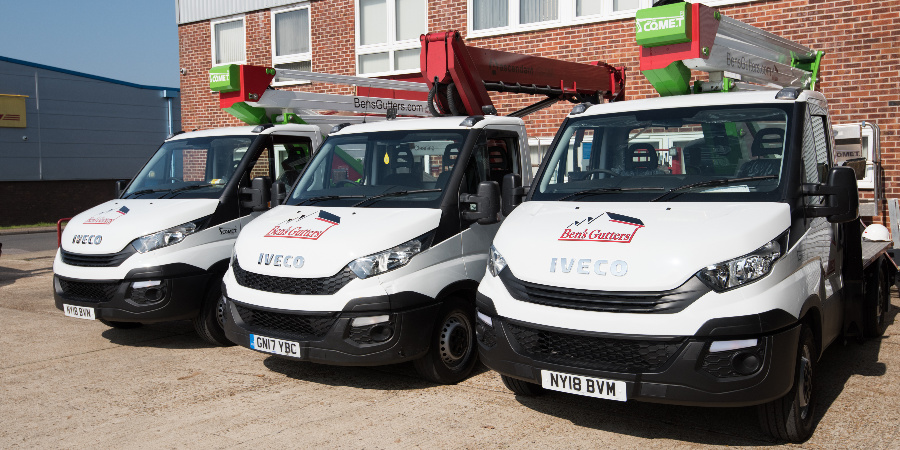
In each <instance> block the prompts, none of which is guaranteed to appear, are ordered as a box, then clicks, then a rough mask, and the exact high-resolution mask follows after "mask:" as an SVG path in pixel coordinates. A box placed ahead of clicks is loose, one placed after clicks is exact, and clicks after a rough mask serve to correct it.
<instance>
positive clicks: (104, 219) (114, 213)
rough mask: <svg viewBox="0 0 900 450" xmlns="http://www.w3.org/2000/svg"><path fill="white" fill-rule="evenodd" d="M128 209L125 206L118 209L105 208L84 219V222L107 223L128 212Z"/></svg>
mask: <svg viewBox="0 0 900 450" xmlns="http://www.w3.org/2000/svg"><path fill="white" fill-rule="evenodd" d="M128 211H130V210H129V209H128V207H127V206H123V207H121V208H119V209H107V210H106V211H103V212H101V213H100V214H96V215H93V216H91V217H90V218H88V220H85V221H84V223H85V224H87V225H109V224H111V223H112V222H113V221H114V220H116V219H118V218H119V217H122V216H124V215H125V214H128Z"/></svg>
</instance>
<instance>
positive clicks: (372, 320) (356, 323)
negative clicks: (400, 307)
mask: <svg viewBox="0 0 900 450" xmlns="http://www.w3.org/2000/svg"><path fill="white" fill-rule="evenodd" d="M390 318H391V317H390V316H388V315H387V314H385V315H382V316H372V317H355V318H353V320H352V321H351V322H350V326H351V327H366V326H369V325H375V324H376V323H382V322H387V321H388V320H390Z"/></svg>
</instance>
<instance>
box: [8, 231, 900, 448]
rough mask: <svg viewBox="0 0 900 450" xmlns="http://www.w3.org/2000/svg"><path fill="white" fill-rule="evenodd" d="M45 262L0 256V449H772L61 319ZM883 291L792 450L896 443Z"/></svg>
mask: <svg viewBox="0 0 900 450" xmlns="http://www.w3.org/2000/svg"><path fill="white" fill-rule="evenodd" d="M4 247H6V244H4ZM10 248H12V247H10ZM53 254H54V251H53V250H42V251H35V252H23V253H15V254H7V253H6V252H5V251H4V254H3V256H2V257H0V330H2V331H0V349H2V351H0V352H2V353H0V355H2V357H0V417H2V426H0V448H4V449H6V448H19V447H27V448H89V447H96V448H112V447H116V448H149V447H152V448H169V447H211V448H235V447H238V448H243V447H251V446H253V447H261V448H265V447H300V448H314V447H323V448H324V447H328V448H409V447H429V448H502V447H529V448H642V449H643V448H664V449H672V448H697V447H722V446H735V447H748V448H764V447H773V446H778V445H780V444H778V443H776V442H774V441H773V440H772V439H770V438H769V437H767V436H766V435H764V434H763V433H762V432H761V431H760V430H759V429H758V427H757V419H756V413H755V410H754V409H753V408H692V407H680V406H668V405H655V404H649V403H639V402H626V403H619V402H613V401H605V400H599V399H591V398H587V397H578V396H573V395H566V394H560V393H548V394H545V395H543V396H540V397H534V398H526V397H517V396H515V395H514V394H512V393H511V392H509V391H508V390H506V389H505V388H504V387H503V384H502V382H501V381H500V377H499V376H498V375H497V374H496V373H494V372H491V371H488V370H486V369H485V368H483V367H481V368H480V369H478V370H477V371H476V373H475V375H474V376H472V377H471V378H469V379H468V380H466V381H464V382H462V383H460V384H458V385H456V386H437V385H434V384H431V383H428V382H425V381H423V380H421V379H420V378H418V377H417V376H416V374H415V370H414V369H413V368H412V366H411V365H410V364H401V365H396V366H387V367H379V368H356V367H333V366H323V365H315V364H310V363H300V362H294V361H287V360H284V359H279V358H277V357H274V356H269V355H266V354H262V353H257V352H253V351H251V350H247V349H245V348H240V347H229V348H216V347H211V346H209V345H207V344H205V343H204V342H203V341H201V340H200V339H199V338H198V337H197V336H196V335H195V334H194V332H193V328H192V326H191V324H190V323H189V322H187V321H181V322H171V323H164V324H155V325H145V326H143V327H141V328H138V329H133V330H118V329H111V328H107V327H106V326H104V325H103V324H101V323H99V322H96V321H89V320H83V319H73V318H68V317H64V316H63V313H62V312H61V311H59V310H57V309H56V308H55V307H54V305H53V298H52V293H51V277H52V268H51V265H52V261H53ZM893 295H894V297H893V300H892V302H893V304H894V307H893V308H892V310H891V311H890V314H889V318H890V320H891V322H892V323H891V326H890V327H889V329H888V332H887V334H886V337H884V338H882V339H878V340H872V341H868V342H866V343H864V344H861V345H860V344H857V343H853V342H851V343H847V344H842V343H838V344H835V345H832V346H831V347H830V348H829V349H828V350H827V351H826V352H825V355H824V357H823V358H822V360H821V361H820V363H819V365H818V369H817V370H818V372H817V375H818V379H817V385H816V389H818V394H819V395H820V396H821V397H820V400H821V402H820V405H819V406H820V407H819V409H818V411H817V412H816V414H817V419H818V428H817V429H816V432H815V434H814V435H813V437H812V438H811V439H810V440H809V441H808V442H806V443H805V444H802V445H801V446H800V447H804V448H866V449H900V406H898V405H900V336H898V335H900V325H898V324H897V323H896V322H897V318H896V316H897V313H898V310H900V308H898V306H900V301H898V299H897V293H896V291H894V293H893Z"/></svg>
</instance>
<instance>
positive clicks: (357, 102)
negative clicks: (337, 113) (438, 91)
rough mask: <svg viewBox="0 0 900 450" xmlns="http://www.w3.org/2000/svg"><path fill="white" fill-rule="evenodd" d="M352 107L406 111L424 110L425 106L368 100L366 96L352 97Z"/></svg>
mask: <svg viewBox="0 0 900 450" xmlns="http://www.w3.org/2000/svg"><path fill="white" fill-rule="evenodd" d="M353 107H354V108H357V109H365V110H373V111H387V110H388V109H390V108H394V109H396V110H397V112H398V113H400V114H403V112H404V111H406V112H425V107H424V106H423V105H420V104H416V103H403V102H392V101H390V100H382V99H378V100H369V99H368V98H366V97H353Z"/></svg>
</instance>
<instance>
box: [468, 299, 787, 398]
mask: <svg viewBox="0 0 900 450" xmlns="http://www.w3.org/2000/svg"><path fill="white" fill-rule="evenodd" d="M481 312H482V313H484V311H481ZM492 319H493V323H494V327H493V329H494V331H495V333H496V340H495V341H496V342H495V343H494V342H492V343H493V345H491V346H486V345H484V344H483V343H482V341H481V340H480V339H478V340H477V341H478V343H479V345H478V349H479V355H480V357H481V361H482V362H483V363H484V364H485V365H487V366H488V367H490V368H491V369H493V370H495V371H497V372H499V373H501V374H503V375H507V376H510V377H513V378H518V379H521V380H525V381H528V382H531V383H536V384H541V370H550V371H555V372H561V373H569V374H577V375H583V376H590V377H596V378H602V379H609V380H620V381H624V382H625V383H626V385H627V388H628V399H629V400H638V401H646V402H655V403H669V404H677V405H691V406H734V407H737V406H750V405H757V404H761V403H766V402H768V401H771V400H774V399H777V398H780V397H781V396H783V395H785V394H786V393H787V392H788V391H789V390H790V387H791V385H792V383H793V379H794V368H795V365H796V356H797V345H798V341H799V336H800V326H799V324H797V323H796V322H795V323H794V326H793V327H789V328H787V329H782V330H780V331H778V332H775V333H773V334H767V335H759V336H757V338H759V339H763V340H764V341H765V349H766V350H765V355H764V357H763V364H762V367H761V368H760V369H759V370H758V371H757V372H755V373H753V374H751V375H748V376H739V377H731V378H717V377H715V376H713V375H711V374H709V373H707V372H705V371H703V369H702V368H701V364H700V362H701V361H702V358H703V356H704V355H705V352H706V351H707V350H706V349H707V348H708V344H709V342H710V341H712V340H715V339H710V338H709V337H708V336H685V337H684V339H685V343H684V344H683V345H682V347H681V349H680V350H679V351H678V352H676V353H675V354H674V355H673V356H672V357H671V359H670V360H669V361H668V362H667V363H666V364H664V365H662V366H661V367H660V368H659V369H658V370H657V371H656V372H638V373H618V372H609V371H602V370H592V369H585V368H583V367H572V366H570V365H566V364H561V363H548V362H545V361H539V360H535V359H533V358H532V357H530V356H527V355H524V354H522V353H520V351H518V350H516V348H517V347H518V344H514V343H512V342H511V340H514V339H513V338H512V335H511V334H510V331H509V328H508V326H507V324H508V323H509V322H508V320H507V319H505V318H501V317H497V316H494V317H492ZM568 333H579V334H583V335H591V336H598V335H599V336H607V337H610V336H617V337H622V338H629V339H658V338H660V336H643V335H626V336H623V335H604V334H598V333H582V332H576V331H572V330H568Z"/></svg>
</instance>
